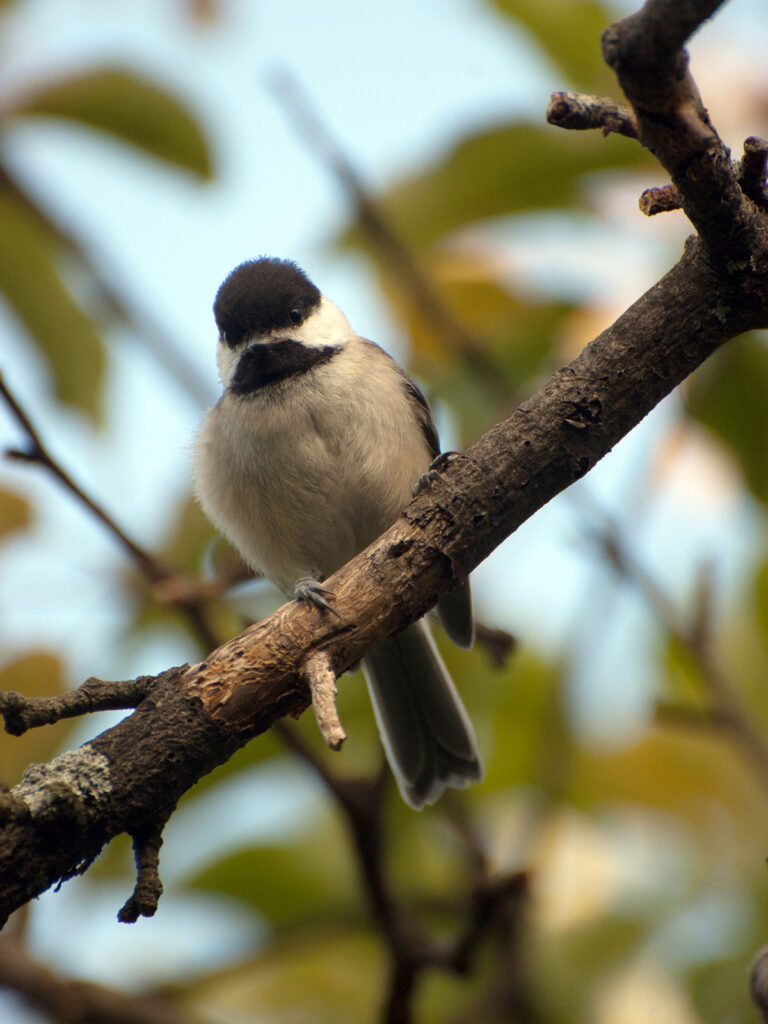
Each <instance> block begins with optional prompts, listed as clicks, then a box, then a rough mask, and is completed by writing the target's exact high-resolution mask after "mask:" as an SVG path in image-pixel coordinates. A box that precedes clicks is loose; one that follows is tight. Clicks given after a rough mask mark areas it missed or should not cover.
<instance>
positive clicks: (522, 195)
mask: <svg viewBox="0 0 768 1024" xmlns="http://www.w3.org/2000/svg"><path fill="white" fill-rule="evenodd" d="M644 164H645V165H648V166H650V158H649V157H648V156H647V154H644V152H643V150H642V149H641V148H640V146H639V145H638V144H637V143H636V142H632V141H631V140H629V139H624V138H620V137H618V136H611V137H610V138H608V139H605V138H603V137H602V135H600V134H599V133H597V132H565V131H562V130H561V129H557V128H551V127H547V126H541V127H540V126H538V125H531V124H519V123H515V124H506V125H500V126H499V127H497V128H492V129H490V130H485V131H482V132H478V133H477V134H475V135H470V136H468V137H467V138H466V139H463V140H462V141H460V142H459V143H458V144H457V145H456V146H455V147H454V148H453V149H452V150H451V151H450V152H449V153H447V154H446V155H445V156H444V157H442V158H440V159H439V160H438V161H436V162H435V163H434V164H433V165H432V166H431V167H428V168H426V169H425V170H424V171H422V172H420V173H417V174H414V175H412V176H411V177H410V178H406V179H405V180H403V181H401V182H400V183H399V184H397V185H395V186H394V187H393V188H391V189H390V190H389V191H388V192H386V193H385V194H383V195H382V196H380V197H379V199H380V203H381V206H382V210H383V213H384V215H385V216H386V217H387V218H388V219H389V220H391V221H392V223H393V224H394V225H395V227H396V228H397V230H398V231H399V232H401V233H402V235H403V237H404V238H405V239H406V240H407V241H408V243H409V244H410V245H413V246H416V247H426V246H428V245H431V244H432V243H434V242H435V241H437V240H438V239H440V238H442V237H443V236H444V235H446V234H448V233H450V232H452V231H455V230H457V229H458V228H461V227H465V226H466V225H468V224H474V223H476V222H477V221H480V220H484V219H486V218H489V217H500V216H504V215H508V214H515V213H523V212H526V213H530V212H531V211H533V210H551V209H562V208H564V207H568V206H570V205H571V204H572V203H573V202H574V200H575V199H577V198H578V197H579V194H580V190H581V186H582V179H583V176H584V175H585V174H588V173H590V172H594V171H605V170H620V169H624V168H628V167H632V168H636V167H640V166H643V165H644ZM359 232H360V229H359V228H358V227H355V226H353V227H352V228H351V229H349V230H348V231H346V232H345V233H344V235H343V236H342V238H341V239H340V241H341V244H343V245H360V244H361V242H362V236H361V235H360V233H359Z"/></svg>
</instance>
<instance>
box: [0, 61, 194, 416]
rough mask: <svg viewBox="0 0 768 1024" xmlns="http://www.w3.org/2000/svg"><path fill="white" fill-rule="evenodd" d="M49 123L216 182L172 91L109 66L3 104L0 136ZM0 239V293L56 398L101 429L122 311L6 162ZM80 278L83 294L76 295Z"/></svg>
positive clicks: (70, 237)
mask: <svg viewBox="0 0 768 1024" xmlns="http://www.w3.org/2000/svg"><path fill="white" fill-rule="evenodd" d="M41 117H47V118H56V119H57V120H61V121H64V122H71V123H77V124H80V125H84V126H86V127H88V128H91V129H95V130H97V131H100V132H105V133H108V134H109V135H111V136H113V137H114V138H116V139H119V140H121V141H122V142H124V143H126V144H127V145H129V146H132V147H134V148H136V149H138V150H140V151H143V152H144V153H145V154H151V156H153V157H155V158H157V159H159V160H161V161H163V162H164V163H165V164H167V165H168V166H170V167H175V168H182V169H184V170H185V171H188V172H190V173H192V174H194V175H196V176H198V177H199V178H201V179H208V178H210V177H211V175H212V161H211V157H210V154H209V150H208V146H207V143H206V141H205V138H204V136H203V133H202V131H201V129H200V127H199V126H198V124H197V122H196V120H195V119H194V117H193V116H192V115H191V114H190V113H188V111H187V110H186V109H185V107H184V106H183V105H182V104H181V102H180V101H179V100H177V99H176V98H175V97H173V96H172V95H171V94H170V93H169V92H167V91H166V90H165V89H164V88H162V87H160V86H157V85H155V84H153V83H150V82H147V81H146V80H144V79H143V78H141V77H140V76H138V75H136V74H134V73H132V72H128V71H125V70H123V69H120V68H104V69H99V70H92V71H88V72H84V73H81V74H71V75H64V76H56V77H52V78H50V79H47V80H46V81H45V82H43V83H40V84H39V85H38V86H36V87H34V88H29V89H27V90H25V91H23V92H22V93H20V95H19V96H18V97H17V98H16V99H15V101H14V102H10V103H7V104H6V105H5V106H4V108H3V111H2V122H1V123H0V128H2V129H3V130H5V131H10V130H12V129H13V126H14V124H21V123H24V122H30V121H31V120H33V119H36V118H41ZM0 233H1V234H2V237H3V239H4V244H3V246H2V255H0V293H2V296H3V298H4V299H5V300H6V302H7V303H8V304H9V305H10V307H11V308H12V309H13V311H14V313H15V314H16V316H17V317H18V319H19V321H20V323H21V324H22V325H23V327H24V328H25V330H26V331H27V333H28V335H29V337H30V339H31V340H33V341H34V342H35V343H36V344H37V345H38V346H39V347H40V350H41V354H42V355H43V356H44V359H45V361H46V363H47V366H48V368H49V370H50V373H51V378H52V382H53V388H54V393H55V395H56V398H57V399H58V400H59V401H61V402H64V403H66V404H68V405H72V406H74V407H76V408H78V409H80V410H81V411H82V412H84V413H86V414H87V415H88V416H89V417H90V418H91V419H92V420H93V422H95V423H98V422H99V421H100V418H101V411H102V410H101V403H102V400H103V395H102V391H103V385H104V371H105V361H106V354H105V351H104V340H105V329H106V328H107V327H108V326H109V323H110V322H111V321H114V320H115V319H118V318H119V310H118V309H116V308H115V307H114V304H113V303H111V302H109V301H108V300H106V294H105V293H106V289H105V286H104V282H103V281H102V279H101V276H100V272H99V269H98V266H97V264H96V263H94V262H93V261H91V260H90V259H89V258H88V256H87V254H86V253H85V251H84V249H83V248H82V246H81V245H80V243H79V241H78V239H77V237H76V235H74V234H71V233H70V231H69V229H68V227H67V226H65V225H63V224H60V223H58V222H57V221H56V219H55V218H54V217H53V216H52V215H51V214H50V212H49V211H48V210H46V209H45V208H44V207H42V206H40V205H39V203H38V201H37V200H36V199H35V198H34V197H33V196H32V194H31V193H30V192H28V191H27V190H26V188H25V187H24V185H23V183H21V182H19V181H18V180H16V178H15V176H14V174H13V173H12V171H11V170H10V168H8V167H6V166H4V164H3V162H2V157H0ZM73 271H74V272H75V273H73ZM73 279H74V280H77V281H78V285H79V287H77V288H75V287H73V285H72V283H71V282H72V280H73ZM78 279H79V280H78ZM42 296H45V301H42Z"/></svg>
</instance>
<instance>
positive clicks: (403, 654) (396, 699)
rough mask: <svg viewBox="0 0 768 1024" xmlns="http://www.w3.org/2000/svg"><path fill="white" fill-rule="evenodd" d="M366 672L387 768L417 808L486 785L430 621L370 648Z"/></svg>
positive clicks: (472, 737)
mask: <svg viewBox="0 0 768 1024" xmlns="http://www.w3.org/2000/svg"><path fill="white" fill-rule="evenodd" d="M363 670H364V671H365V676H366V679H367V681H368V690H369V692H370V695H371V702H372V704H373V709H374V712H375V715H376V722H377V724H378V727H379V732H380V733H381V738H382V741H383V743H384V749H385V751H386V754H387V760H388V761H389V764H390V767H391V768H392V771H393V773H394V775H395V778H396V780H397V784H398V786H399V788H400V792H401V793H402V795H403V798H404V800H405V801H406V802H407V803H408V804H410V805H411V807H414V808H416V809H417V810H420V809H421V808H422V807H423V806H424V804H425V803H428V804H432V803H434V802H435V801H436V800H437V799H438V797H439V796H440V795H441V794H442V792H443V790H444V789H445V788H446V787H447V786H456V787H459V788H463V787H465V786H466V785H467V784H468V783H469V782H477V781H480V779H482V777H483V766H482V762H481V760H480V754H479V752H478V749H477V741H476V740H475V734H474V730H473V728H472V723H471V722H470V720H469V716H468V715H467V712H466V710H465V708H464V705H463V703H462V701H461V697H460V696H459V694H458V692H457V691H456V687H455V686H454V684H453V680H452V679H451V677H450V676H449V674H448V670H447V669H446V667H445V665H444V664H443V660H442V658H441V657H440V654H439V653H438V650H437V647H436V646H435V642H434V640H433V639H432V636H431V634H430V632H429V627H428V626H427V623H426V622H425V621H424V620H422V621H420V622H417V623H415V624H414V625H412V626H409V627H408V628H407V629H406V630H404V631H403V632H402V633H399V634H398V635H397V636H395V637H391V638H389V639H387V640H382V641H380V642H379V643H377V644H376V645H375V646H374V647H372V648H371V650H370V651H369V652H368V654H367V655H366V657H365V658H364V660H363Z"/></svg>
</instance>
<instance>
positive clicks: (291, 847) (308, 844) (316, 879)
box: [187, 814, 361, 930]
mask: <svg viewBox="0 0 768 1024" xmlns="http://www.w3.org/2000/svg"><path fill="white" fill-rule="evenodd" d="M357 877H358V869H357V865H356V864H355V863H354V862H353V860H352V856H351V851H350V848H349V844H348V843H347V836H346V833H345V832H343V831H342V828H341V824H340V821H339V819H338V818H336V817H335V816H332V815H330V814H329V815H326V816H324V817H323V818H322V820H321V821H320V822H319V823H318V825H317V826H316V827H315V828H314V829H313V830H312V831H311V832H310V834H309V835H308V836H306V837H303V838H300V839H299V840H297V841H294V842H293V843H291V842H285V843H284V844H282V845H280V846H254V847H250V848H248V849H245V850H238V851H237V852H236V853H232V854H229V855H228V856H226V857H224V858H223V859H222V860H219V861H217V862H216V863H215V864H211V865H209V866H208V867H206V868H204V869H203V871H201V872H200V873H199V874H198V875H197V876H195V877H194V878H192V879H190V880H189V882H188V883H187V886H188V887H189V888H192V889H202V890H205V891H207V892H213V893H218V894H219V895H223V896H231V897H233V898H234V899H237V900H238V901H239V902H240V903H245V904H249V905H250V906H251V907H253V909H254V910H256V911H258V912H259V914H262V915H263V916H264V917H265V918H266V919H267V921H268V922H269V923H270V925H271V926H272V927H273V928H275V929H277V930H281V929H286V928H290V927H293V926H296V925H297V924H300V923H301V924H306V923H308V922H319V921H326V922H327V921H328V920H329V919H330V918H333V919H334V920H338V919H339V917H340V916H341V917H342V918H347V917H349V915H352V916H353V917H356V916H357V915H358V914H359V913H360V906H361V903H360V899H359V890H358V888H357V885H356V882H357Z"/></svg>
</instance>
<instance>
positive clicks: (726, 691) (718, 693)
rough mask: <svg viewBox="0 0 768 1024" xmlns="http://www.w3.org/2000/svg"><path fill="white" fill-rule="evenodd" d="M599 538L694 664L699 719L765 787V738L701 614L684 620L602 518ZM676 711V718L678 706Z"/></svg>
mask: <svg viewBox="0 0 768 1024" xmlns="http://www.w3.org/2000/svg"><path fill="white" fill-rule="evenodd" d="M598 541H599V543H600V546H601V548H602V550H603V552H604V553H605V555H606V557H607V559H608V561H609V562H610V564H611V565H612V566H613V567H614V568H615V569H616V571H617V572H618V573H619V574H620V575H621V576H623V577H624V578H626V579H628V580H629V581H630V582H632V583H634V585H635V586H636V587H637V590H638V592H639V593H640V594H642V595H643V597H645V599H646V601H647V603H648V605H649V606H650V607H651V609H652V610H653V611H654V612H655V613H656V615H657V617H658V619H659V620H660V621H661V623H662V624H663V626H664V627H665V629H666V630H667V631H668V633H669V634H670V636H672V637H673V638H674V639H675V640H676V641H677V642H678V643H679V644H680V645H681V647H683V648H684V650H685V651H686V652H687V653H688V655H689V656H690V657H691V659H692V660H693V662H694V663H695V665H696V666H697V668H698V670H699V673H700V675H701V680H702V682H703V683H704V685H705V687H706V689H707V692H708V694H709V697H710V699H711V701H712V708H711V711H710V713H709V715H708V717H707V718H705V719H704V720H705V721H709V722H710V723H711V724H712V725H716V726H717V727H718V728H719V729H720V731H721V732H722V734H723V735H725V736H727V737H729V738H730V739H731V740H732V741H733V742H734V746H735V747H736V749H737V750H738V751H739V753H740V754H741V755H742V756H743V757H744V758H745V759H746V760H747V761H748V762H749V763H750V764H751V766H752V768H753V770H754V772H755V774H756V775H757V776H758V777H759V779H760V782H761V784H762V786H763V788H764V789H766V790H768V742H766V739H765V738H764V736H763V735H762V734H761V733H760V732H759V730H757V729H756V728H755V727H754V726H753V724H752V722H751V720H750V717H749V714H748V712H747V711H746V709H745V708H744V706H743V704H742V702H741V700H740V698H739V696H738V690H737V687H736V686H735V684H734V683H733V681H732V680H731V679H730V677H729V676H728V674H727V673H726V672H725V670H724V669H723V667H722V665H721V664H720V663H719V661H718V659H717V657H716V656H715V653H714V651H713V650H712V642H711V637H710V630H709V629H708V628H704V627H703V624H702V620H701V616H700V614H698V612H697V613H696V614H694V615H693V616H691V617H690V618H685V617H683V616H682V615H681V614H680V613H679V611H678V610H677V608H676V607H675V605H674V604H673V602H672V601H671V600H670V598H669V597H668V596H667V595H666V594H665V593H664V591H663V590H662V588H661V587H660V586H659V585H658V583H656V581H655V580H654V579H653V578H652V577H651V576H650V574H649V573H648V572H646V571H645V570H644V569H642V568H641V567H640V566H639V565H638V564H637V562H636V561H635V560H634V559H633V558H632V557H631V556H630V555H629V553H628V551H627V548H626V545H625V544H624V542H623V540H622V538H621V536H620V534H619V531H618V528H617V527H616V525H615V524H614V523H612V522H610V521H609V520H606V525H605V526H604V528H603V530H602V532H601V533H600V535H599V536H598ZM675 713H676V714H677V718H678V720H681V716H680V713H679V709H678V710H677V712H673V714H675Z"/></svg>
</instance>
